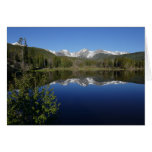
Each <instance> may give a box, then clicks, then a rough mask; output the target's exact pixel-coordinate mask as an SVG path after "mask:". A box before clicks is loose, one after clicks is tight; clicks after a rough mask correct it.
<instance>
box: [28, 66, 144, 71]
mask: <svg viewBox="0 0 152 152" xmlns="http://www.w3.org/2000/svg"><path fill="white" fill-rule="evenodd" d="M136 70H145V68H131V69H122V68H96V67H91V68H87V67H86V68H52V69H50V68H45V69H38V70H30V71H29V72H53V71H136Z"/></svg>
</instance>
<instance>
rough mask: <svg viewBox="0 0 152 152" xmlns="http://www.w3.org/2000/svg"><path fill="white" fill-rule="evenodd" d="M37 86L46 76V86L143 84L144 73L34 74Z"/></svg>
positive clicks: (85, 72)
mask: <svg viewBox="0 0 152 152" xmlns="http://www.w3.org/2000/svg"><path fill="white" fill-rule="evenodd" d="M34 75H35V76H36V78H37V84H38V85H40V86H41V85H45V84H42V83H40V82H41V77H42V76H43V75H45V76H46V82H45V83H46V84H50V85H51V84H56V83H60V84H62V85H68V84H69V83H77V84H79V85H81V86H88V85H90V84H94V85H108V84H125V83H127V82H132V83H137V84H144V71H54V72H47V73H41V72H40V73H34Z"/></svg>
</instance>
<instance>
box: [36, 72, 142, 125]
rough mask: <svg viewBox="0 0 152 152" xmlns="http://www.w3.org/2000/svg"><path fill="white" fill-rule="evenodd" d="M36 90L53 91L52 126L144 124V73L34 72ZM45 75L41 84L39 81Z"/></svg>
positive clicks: (48, 122)
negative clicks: (55, 110) (56, 108)
mask: <svg viewBox="0 0 152 152" xmlns="http://www.w3.org/2000/svg"><path fill="white" fill-rule="evenodd" d="M34 75H35V76H36V79H37V85H39V87H41V86H45V85H46V84H49V85H50V88H54V92H55V95H56V96H57V100H58V102H60V103H61V106H60V110H59V112H58V114H57V116H56V117H55V118H54V120H53V121H52V119H51V121H50V120H49V119H48V121H47V122H46V124H49V125H50V124H55V125H144V122H145V119H144V118H145V101H144V96H145V94H144V93H145V91H144V90H145V85H144V71H110V72H108V71H96V72H84V71H79V72H78V71H77V72H72V71H55V72H47V73H34ZM43 75H45V76H46V81H45V83H44V82H42V81H41V79H42V76H43Z"/></svg>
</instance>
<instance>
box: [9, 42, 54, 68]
mask: <svg viewBox="0 0 152 152" xmlns="http://www.w3.org/2000/svg"><path fill="white" fill-rule="evenodd" d="M54 56H55V55H54V54H52V53H51V52H49V51H47V50H45V49H41V48H36V47H24V46H19V45H12V44H9V43H8V44H7V64H8V68H9V70H11V71H13V70H15V71H16V70H23V69H24V70H27V69H30V68H37V67H39V68H40V67H44V66H46V67H50V65H51V64H52V60H53V57H54Z"/></svg>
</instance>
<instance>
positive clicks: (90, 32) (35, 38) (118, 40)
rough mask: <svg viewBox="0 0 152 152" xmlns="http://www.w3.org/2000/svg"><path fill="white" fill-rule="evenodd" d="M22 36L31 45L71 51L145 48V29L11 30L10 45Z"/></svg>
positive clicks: (9, 29)
mask: <svg viewBox="0 0 152 152" xmlns="http://www.w3.org/2000/svg"><path fill="white" fill-rule="evenodd" d="M19 37H23V38H24V37H25V38H26V39H27V44H28V46H35V47H40V48H44V49H49V50H55V51H59V50H62V49H67V50H69V51H70V52H73V51H74V52H75V51H79V50H80V49H83V48H87V49H89V50H92V51H93V50H97V49H104V50H109V51H127V52H138V51H144V50H145V49H144V48H145V28H144V27H8V28H7V42H8V43H14V42H16V41H18V39H19Z"/></svg>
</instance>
